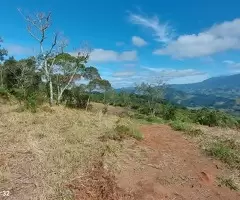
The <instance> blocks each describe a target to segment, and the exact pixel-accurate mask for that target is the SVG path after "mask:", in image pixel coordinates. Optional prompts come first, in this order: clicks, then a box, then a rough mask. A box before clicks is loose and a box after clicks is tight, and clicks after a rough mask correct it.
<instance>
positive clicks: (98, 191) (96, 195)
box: [67, 162, 133, 200]
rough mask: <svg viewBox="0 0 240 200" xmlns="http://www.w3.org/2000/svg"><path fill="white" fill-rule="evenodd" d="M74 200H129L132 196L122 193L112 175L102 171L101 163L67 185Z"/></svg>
mask: <svg viewBox="0 0 240 200" xmlns="http://www.w3.org/2000/svg"><path fill="white" fill-rule="evenodd" d="M67 186H68V188H69V189H71V190H72V191H73V193H74V195H75V199H76V200H131V199H133V197H132V195H130V194H127V193H126V192H124V190H123V189H121V188H119V187H118V186H117V184H116V181H115V177H114V175H113V174H111V173H110V172H108V171H107V170H105V169H104V167H103V163H102V162H99V163H97V164H95V165H94V167H93V168H92V170H91V171H89V172H87V173H86V175H85V176H82V177H80V178H77V179H75V180H74V181H73V182H72V183H71V184H69V185H67Z"/></svg>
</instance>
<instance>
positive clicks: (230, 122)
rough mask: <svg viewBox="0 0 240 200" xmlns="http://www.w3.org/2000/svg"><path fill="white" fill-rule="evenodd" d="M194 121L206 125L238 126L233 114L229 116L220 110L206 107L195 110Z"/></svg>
mask: <svg viewBox="0 0 240 200" xmlns="http://www.w3.org/2000/svg"><path fill="white" fill-rule="evenodd" d="M194 122H195V123H199V124H202V125H207V126H222V127H237V126H238V122H237V120H236V119H235V118H234V117H233V116H230V115H228V114H226V113H224V112H221V111H216V110H208V109H206V108H204V109H201V110H197V111H196V114H195V118H194Z"/></svg>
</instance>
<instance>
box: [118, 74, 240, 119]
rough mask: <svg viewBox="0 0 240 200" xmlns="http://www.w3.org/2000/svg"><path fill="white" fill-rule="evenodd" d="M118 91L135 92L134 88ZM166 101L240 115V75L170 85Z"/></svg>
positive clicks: (166, 93)
mask: <svg viewBox="0 0 240 200" xmlns="http://www.w3.org/2000/svg"><path fill="white" fill-rule="evenodd" d="M116 91H118V92H120V91H125V92H129V93H131V92H134V91H135V88H134V87H128V88H120V89H117V90H116ZM165 99H166V100H168V101H170V102H172V103H174V104H179V105H182V106H185V107H192V108H201V107H208V108H216V109H222V110H225V111H228V112H231V113H234V114H239V115H240V104H239V103H238V101H237V100H238V99H240V74H234V75H229V76H219V77H213V78H209V79H207V80H204V81H202V82H199V83H190V84H174V85H169V86H168V87H167V89H166V91H165ZM239 102H240V101H239Z"/></svg>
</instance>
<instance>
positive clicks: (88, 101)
mask: <svg viewBox="0 0 240 200" xmlns="http://www.w3.org/2000/svg"><path fill="white" fill-rule="evenodd" d="M89 103H90V95H89V96H88V100H87V106H86V111H87V110H88V106H89Z"/></svg>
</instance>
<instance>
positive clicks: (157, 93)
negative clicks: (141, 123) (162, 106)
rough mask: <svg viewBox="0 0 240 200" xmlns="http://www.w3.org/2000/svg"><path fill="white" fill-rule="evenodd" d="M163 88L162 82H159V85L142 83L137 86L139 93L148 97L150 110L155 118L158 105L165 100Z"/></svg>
mask: <svg viewBox="0 0 240 200" xmlns="http://www.w3.org/2000/svg"><path fill="white" fill-rule="evenodd" d="M163 86H164V84H163V82H162V81H159V82H158V83H157V84H149V83H141V84H140V85H137V86H136V91H137V93H138V94H140V95H143V96H144V97H146V99H147V104H148V109H149V111H150V113H151V115H152V116H155V113H156V111H157V109H158V104H159V103H160V101H161V100H162V99H163V92H164V87H163Z"/></svg>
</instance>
